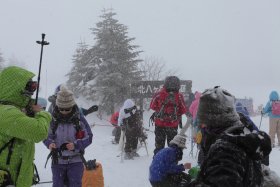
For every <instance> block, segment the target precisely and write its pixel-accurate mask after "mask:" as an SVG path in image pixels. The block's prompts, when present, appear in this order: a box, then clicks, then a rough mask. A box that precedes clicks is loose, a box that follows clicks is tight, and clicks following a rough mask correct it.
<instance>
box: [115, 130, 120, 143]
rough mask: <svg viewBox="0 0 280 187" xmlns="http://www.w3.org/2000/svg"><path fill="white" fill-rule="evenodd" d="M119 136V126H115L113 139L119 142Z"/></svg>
mask: <svg viewBox="0 0 280 187" xmlns="http://www.w3.org/2000/svg"><path fill="white" fill-rule="evenodd" d="M120 137H121V127H115V141H116V142H117V143H119V141H120Z"/></svg>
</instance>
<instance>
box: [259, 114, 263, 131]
mask: <svg viewBox="0 0 280 187" xmlns="http://www.w3.org/2000/svg"><path fill="white" fill-rule="evenodd" d="M262 118H263V114H261V120H260V125H259V130H260V129H261V125H262Z"/></svg>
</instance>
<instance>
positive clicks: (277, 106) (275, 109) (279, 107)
mask: <svg viewBox="0 0 280 187" xmlns="http://www.w3.org/2000/svg"><path fill="white" fill-rule="evenodd" d="M271 113H272V114H273V115H280V101H278V100H277V101H272V105H271Z"/></svg>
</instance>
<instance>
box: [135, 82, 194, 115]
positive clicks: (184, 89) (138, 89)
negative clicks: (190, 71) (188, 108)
mask: <svg viewBox="0 0 280 187" xmlns="http://www.w3.org/2000/svg"><path fill="white" fill-rule="evenodd" d="M180 83H181V88H180V92H181V93H182V94H183V96H184V98H185V100H186V101H187V100H188V99H189V95H190V94H191V93H192V81H191V80H181V81H180ZM163 84H164V81H138V82H134V83H133V84H132V85H131V97H132V98H134V99H135V100H136V99H139V104H140V110H141V111H143V100H144V98H152V97H153V95H154V94H155V93H156V92H157V91H158V90H159V89H160V88H162V86H163ZM142 117H143V116H142Z"/></svg>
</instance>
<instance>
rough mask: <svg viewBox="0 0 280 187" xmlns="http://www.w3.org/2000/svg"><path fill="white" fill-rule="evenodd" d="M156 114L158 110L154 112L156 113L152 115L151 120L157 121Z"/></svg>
mask: <svg viewBox="0 0 280 187" xmlns="http://www.w3.org/2000/svg"><path fill="white" fill-rule="evenodd" d="M156 115H157V112H154V113H153V114H152V115H151V117H150V120H151V121H153V122H154V121H155V117H156Z"/></svg>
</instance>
